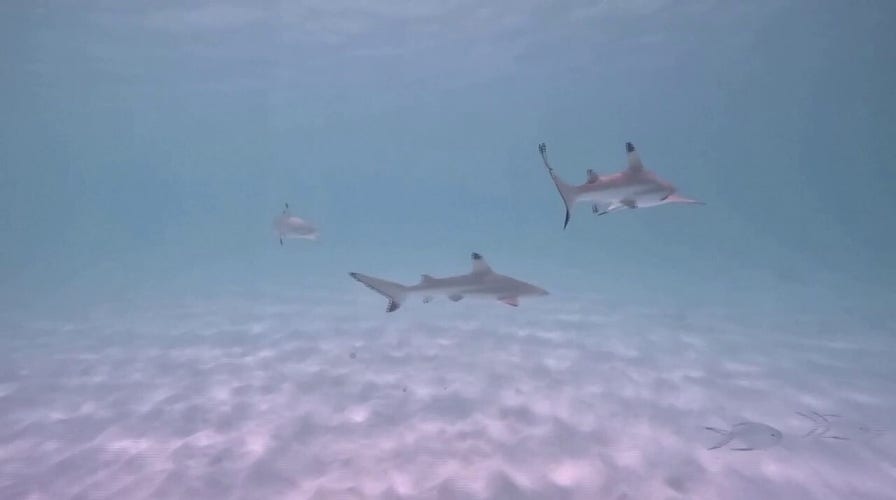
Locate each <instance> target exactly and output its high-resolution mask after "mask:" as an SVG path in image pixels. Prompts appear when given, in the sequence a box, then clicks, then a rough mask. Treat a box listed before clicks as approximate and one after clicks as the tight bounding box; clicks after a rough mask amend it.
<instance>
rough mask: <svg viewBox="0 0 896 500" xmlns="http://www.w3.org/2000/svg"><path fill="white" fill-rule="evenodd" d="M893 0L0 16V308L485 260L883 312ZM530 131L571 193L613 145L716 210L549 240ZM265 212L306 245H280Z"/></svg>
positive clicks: (598, 282) (554, 226)
mask: <svg viewBox="0 0 896 500" xmlns="http://www.w3.org/2000/svg"><path fill="white" fill-rule="evenodd" d="M328 5H329V7H328ZM894 11H896V8H894V7H893V5H892V4H891V3H889V2H861V3H858V4H855V3H847V2H830V3H827V4H824V5H822V4H818V3H816V2H795V1H787V2H770V1H761V2H750V3H748V4H745V3H743V2H661V1H657V2H649V1H645V2H603V3H600V2H559V3H556V2H554V3H550V4H548V3H536V2H524V3H523V4H519V5H517V4H515V3H507V4H506V5H505V4H502V3H490V4H481V5H480V4H478V3H469V4H465V3H462V2H461V3H449V4H439V3H433V4H426V3H417V4H413V3H401V2H399V3H389V2H386V3H382V4H370V5H366V6H365V5H362V4H358V5H354V4H351V3H346V4H338V5H336V4H328V3H326V2H322V3H321V4H320V5H315V4H314V3H311V4H290V3H268V4H264V5H262V4H259V5H254V4H249V3H245V4H222V3H196V4H192V5H190V6H178V5H177V4H152V3H134V2H129V3H124V4H122V3H120V2H79V3H69V2H5V3H4V4H3V6H2V7H0V12H2V15H0V33H2V35H0V37H2V39H0V40H2V43H0V45H2V49H0V50H2V52H0V53H2V69H0V71H2V79H0V102H2V104H3V106H2V109H3V111H2V113H0V176H2V177H0V207H2V211H0V213H2V217H0V280H2V299H3V303H4V304H7V305H9V306H10V307H15V308H22V307H26V308H27V307H35V308H37V309H38V310H39V309H40V308H41V307H45V306H46V305H47V304H49V303H53V304H63V305H64V304H72V303H75V302H78V303H82V304H89V303H91V302H96V301H104V300H110V299H114V298H121V297H126V296H134V295H136V296H141V297H152V296H154V295H155V294H160V295H165V296H171V295H177V294H193V295H200V296H201V295H203V294H211V293H215V292H216V291H220V290H222V289H233V290H254V289H257V288H259V287H271V286H273V287H275V288H276V287H280V288H282V289H283V290H293V291H294V293H297V294H298V293H300V291H301V290H307V289H312V288H313V289H330V290H342V289H345V290H346V291H349V290H351V291H353V292H357V293H361V289H360V288H354V284H353V283H351V282H350V280H348V278H347V276H346V275H345V272H346V271H363V272H368V273H370V274H375V275H384V276H387V277H391V278H393V279H396V280H399V281H413V280H416V279H417V276H418V274H419V273H421V272H431V273H434V274H440V273H441V274H448V273H456V272H462V271H465V270H466V269H467V266H468V263H467V258H468V254H469V252H470V251H473V250H476V251H479V252H481V253H483V254H485V255H486V257H487V258H488V259H489V260H490V261H491V263H492V265H493V266H494V267H495V268H496V269H499V270H502V271H506V272H507V273H508V274H512V275H516V276H519V277H522V278H524V279H528V280H530V281H533V282H536V283H538V284H540V285H542V286H544V287H546V288H548V289H550V290H551V291H552V292H555V294H557V293H559V294H561V295H562V294H564V293H568V294H576V293H579V292H593V291H599V292H601V293H603V294H607V295H611V296H614V297H616V298H618V299H619V300H621V301H629V302H631V301H644V302H649V301H652V300H653V301H661V300H669V299H670V298H674V299H675V300H679V299H681V300H685V301H686V303H706V302H712V303H715V304H722V305H724V304H726V303H732V302H737V303H740V304H743V303H750V301H756V302H757V303H759V302H762V303H774V304H776V306H777V307H779V308H780V311H781V312H782V313H785V314H786V313H787V312H788V308H789V307H797V305H795V304H794V303H793V302H791V299H794V300H796V301H797V302H799V304H800V305H799V306H798V307H801V308H810V309H811V308H813V307H818V308H823V307H830V306H831V304H836V303H844V302H849V303H856V304H862V305H869V304H872V305H875V307H876V308H878V309H883V310H887V308H889V307H891V306H892V304H893V295H892V293H893V292H892V290H893V285H894V280H896V265H894V263H896V258H894V255H896V237H894V231H893V228H894V226H893V222H892V212H893V210H894V208H896V174H894V172H896V170H894V166H896V140H894V139H896V136H894V125H893V124H894V115H896V93H894V92H893V89H894V88H896V64H894V60H893V53H894V50H896V35H894V32H893V30H892V26H891V25H890V22H889V20H890V19H893V15H894ZM541 141H546V142H547V143H548V145H549V148H550V154H551V156H552V160H553V162H554V164H555V168H556V169H557V171H558V173H559V174H560V175H561V176H562V177H564V178H565V179H567V180H569V181H576V182H580V181H581V180H582V179H583V178H584V170H585V169H586V168H594V169H596V170H597V171H599V172H611V171H614V170H618V169H619V168H621V167H622V166H623V165H624V149H623V144H624V142H625V141H632V142H634V143H635V144H636V145H637V146H638V147H639V149H640V151H641V155H642V158H643V159H644V162H645V164H646V165H647V167H648V168H650V169H652V170H654V171H656V172H657V173H658V174H659V175H661V176H662V177H664V178H667V179H669V180H671V181H672V182H674V183H675V184H676V185H677V186H678V187H679V188H680V190H681V191H682V192H683V193H684V194H687V195H690V196H693V197H696V198H699V199H702V200H704V201H706V202H707V203H708V205H707V206H705V207H691V206H670V207H661V208H656V209H650V210H641V211H637V212H629V213H619V214H614V215H613V216H610V217H601V218H597V217H593V216H592V215H591V214H590V211H589V209H588V208H587V207H585V206H579V207H578V210H577V211H576V213H575V214H574V216H573V220H572V223H571V226H570V228H569V229H568V230H566V231H565V232H564V231H562V230H561V224H562V216H563V214H562V210H563V209H562V204H561V201H560V199H559V197H558V196H557V193H556V192H555V191H554V188H553V186H551V184H550V181H549V179H548V177H547V175H546V173H545V172H544V170H543V168H542V166H541V164H540V161H539V158H538V155H537V151H536V146H537V144H538V143H539V142H541ZM284 201H289V202H290V203H291V205H292V207H293V208H294V213H296V214H298V215H301V216H303V217H305V218H307V219H309V220H311V221H313V222H315V223H316V224H318V225H319V227H320V230H321V239H320V241H319V242H317V243H312V242H306V241H295V242H289V244H288V245H287V246H285V247H284V248H281V247H280V246H279V245H277V242H276V238H275V237H274V235H273V234H272V231H271V228H270V224H271V219H272V218H273V216H274V215H276V214H277V213H278V211H279V210H280V208H281V206H282V203H283V202H284ZM782 282H783V283H790V284H793V283H797V284H799V285H801V288H799V290H801V291H800V292H799V293H797V294H796V296H795V295H794V293H793V292H787V293H786V294H784V293H777V292H776V289H777V286H778V284H780V283H782ZM247 293H248V292H247ZM800 294H804V295H800ZM770 298H771V299H770ZM784 298H786V299H787V301H782V299H784Z"/></svg>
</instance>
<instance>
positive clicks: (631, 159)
mask: <svg viewBox="0 0 896 500" xmlns="http://www.w3.org/2000/svg"><path fill="white" fill-rule="evenodd" d="M625 152H626V153H628V167H627V170H628V171H629V172H632V173H636V174H637V173H641V172H642V171H644V164H643V163H641V155H639V154H638V151H637V150H635V145H634V144H632V143H630V142H626V143H625Z"/></svg>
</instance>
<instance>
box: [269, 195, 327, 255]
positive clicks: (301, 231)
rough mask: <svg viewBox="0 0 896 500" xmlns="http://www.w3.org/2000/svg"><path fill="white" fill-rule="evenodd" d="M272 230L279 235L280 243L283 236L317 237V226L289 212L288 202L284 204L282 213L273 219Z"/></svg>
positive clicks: (308, 238) (310, 238) (311, 238)
mask: <svg viewBox="0 0 896 500" xmlns="http://www.w3.org/2000/svg"><path fill="white" fill-rule="evenodd" d="M274 232H275V233H277V234H278V235H279V236H280V245H283V238H304V239H307V240H316V239H317V228H316V227H314V225H312V224H311V223H310V222H308V221H306V220H304V219H302V218H299V217H296V216H295V215H292V214H290V213H289V203H285V204H284V208H283V213H281V214H280V215H278V216H277V217H276V218H275V219H274Z"/></svg>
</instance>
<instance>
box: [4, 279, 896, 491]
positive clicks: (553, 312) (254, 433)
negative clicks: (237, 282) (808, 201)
mask: <svg viewBox="0 0 896 500" xmlns="http://www.w3.org/2000/svg"><path fill="white" fill-rule="evenodd" d="M383 307H384V301H382V300H380V298H379V297H376V296H375V295H373V294H369V292H367V291H366V290H361V291H357V294H352V295H351V296H349V297H345V296H344V295H343V296H340V295H338V294H334V295H320V296H316V297H313V298H308V299H303V300H300V301H287V300H279V301H278V300H271V299H270V298H267V299H260V298H258V299H250V300H246V299H214V300H211V299H209V300H191V301H182V302H171V303H168V304H164V305H163V304H161V303H159V304H141V305H139V306H130V307H126V306H114V305H109V306H104V307H98V308H96V309H95V310H91V311H89V312H85V313H83V314H80V315H77V317H75V318H72V319H68V320H61V319H59V320H57V319H54V320H48V319H46V318H44V319H40V320H37V319H28V318H21V317H16V316H15V315H9V316H6V317H4V319H3V322H2V325H0V326H2V336H0V340H2V345H3V346H4V347H3V349H2V351H0V498H3V499H7V500H15V499H34V500H37V499H53V500H59V499H184V498H192V499H205V498H209V499H229V498H234V499H268V498H270V499H306V498H307V499H355V498H373V499H418V498H420V499H466V498H470V499H486V498H487V499H552V500H562V499H589V500H591V499H616V500H622V499H632V500H634V499H639V500H640V499H694V498H707V499H744V500H755V499H759V498H762V499H776V498H781V499H845V498H850V499H881V500H884V499H891V498H893V495H894V493H893V492H894V491H896V438H894V437H893V436H892V432H884V433H877V432H874V433H872V432H868V429H870V428H874V429H881V430H886V431H896V429H894V428H893V427H892V422H893V421H894V416H896V397H894V394H896V363H894V362H893V359H894V354H896V338H894V336H893V332H892V331H890V327H891V325H890V324H882V325H878V326H877V327H875V326H874V325H869V324H867V323H868V322H863V321H861V318H856V317H851V316H850V315H848V314H843V313H836V314H835V313H830V314H822V315H819V316H812V315H801V316H799V317H782V318H768V317H757V316H756V315H755V314H751V313H750V311H746V310H742V311H722V310H709V309H706V310H690V311H681V310H672V309H669V310H661V309H650V308H645V307H630V308H625V309H618V308H615V309H614V308H610V307H607V306H602V305H601V302H600V300H599V299H596V298H578V299H575V300H572V299H570V298H567V299H563V298H561V297H555V296H551V297H548V298H544V299H533V300H530V301H524V303H523V304H522V305H521V306H520V308H518V309H514V308H509V307H506V306H504V305H503V304H500V303H492V302H481V301H480V302H475V301H468V300H465V301H463V302H460V303H457V304H454V303H450V302H447V301H438V302H433V303H432V304H426V305H424V304H418V303H413V304H410V303H409V304H407V305H406V306H405V307H403V308H402V309H401V310H399V311H397V312H396V313H393V314H385V313H384V312H383ZM813 410H814V411H819V412H822V413H836V414H838V415H842V419H841V420H838V422H839V423H838V425H839V426H840V428H838V432H839V435H841V436H843V437H848V439H826V438H819V437H812V436H810V437H803V435H804V434H805V433H806V432H807V431H808V430H809V429H810V428H811V425H810V422H809V421H808V420H806V419H805V418H803V417H801V416H799V415H797V414H796V413H795V412H797V411H802V412H808V411H813ZM744 420H751V421H758V422H763V423H766V424H769V425H772V426H774V427H776V428H778V429H780V430H781V431H782V432H783V434H784V439H783V440H782V441H781V443H780V444H779V445H777V446H775V447H772V448H768V449H763V450H754V451H748V452H744V451H732V450H729V449H717V450H713V451H709V450H707V448H708V447H709V446H710V445H712V444H713V443H714V442H715V441H717V440H718V436H717V435H715V434H713V433H711V432H708V431H706V430H705V429H704V426H714V427H730V426H731V425H732V424H734V423H737V422H740V421H744Z"/></svg>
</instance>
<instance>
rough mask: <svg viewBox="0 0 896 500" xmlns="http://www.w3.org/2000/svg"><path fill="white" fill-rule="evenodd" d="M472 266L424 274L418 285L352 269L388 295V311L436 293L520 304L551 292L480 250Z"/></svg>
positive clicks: (366, 284)
mask: <svg viewBox="0 0 896 500" xmlns="http://www.w3.org/2000/svg"><path fill="white" fill-rule="evenodd" d="M471 259H472V261H473V270H472V271H471V272H470V273H468V274H461V275H459V276H450V277H446V278H434V277H432V276H430V275H428V274H424V275H422V277H421V279H420V283H418V284H416V285H402V284H399V283H393V282H391V281H386V280H384V279H380V278H374V277H373V276H367V275H364V274H361V273H349V275H350V276H351V277H352V278H354V279H356V280H358V281H360V282H361V283H362V284H364V285H365V286H367V287H368V288H370V289H371V290H373V291H375V292H377V293H379V294H380V295H383V296H384V297H386V298H387V299H389V305H388V307H386V312H393V311H395V310H397V309H398V308H399V307H401V305H402V303H403V302H404V301H406V300H407V299H408V298H409V297H412V296H417V297H422V299H423V302H430V301H432V299H433V298H434V297H436V296H445V297H448V298H449V299H450V300H452V301H454V302H457V301H459V300H461V299H463V298H464V297H468V296H472V297H477V296H478V297H486V298H493V299H497V300H500V301H501V302H503V303H505V304H507V305H510V306H514V307H516V306H518V305H519V299H520V297H526V296H540V295H548V292H547V291H546V290H544V289H542V288H539V287H537V286H535V285H532V284H530V283H526V282H524V281H520V280H517V279H514V278H511V277H509V276H504V275H502V274H498V273H496V272H494V271H493V270H492V268H491V267H489V265H488V264H487V263H486V262H485V259H483V258H482V256H481V255H479V254H478V253H475V252H474V253H473V254H472V255H471Z"/></svg>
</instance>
